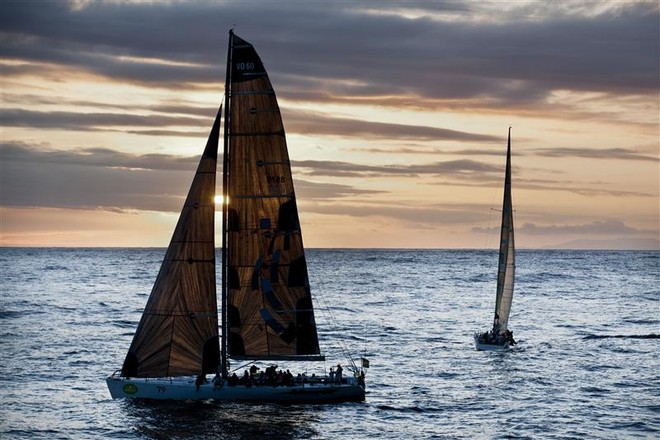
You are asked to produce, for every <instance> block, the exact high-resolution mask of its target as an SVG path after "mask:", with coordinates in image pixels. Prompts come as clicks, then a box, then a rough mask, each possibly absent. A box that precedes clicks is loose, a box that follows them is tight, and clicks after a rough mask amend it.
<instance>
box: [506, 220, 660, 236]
mask: <svg viewBox="0 0 660 440" xmlns="http://www.w3.org/2000/svg"><path fill="white" fill-rule="evenodd" d="M518 231H520V232H522V233H524V234H530V235H556V236H558V235H564V234H570V235H586V236H589V235H638V234H648V235H651V234H656V235H657V231H650V230H649V231H644V230H639V229H635V228H631V227H629V226H626V224H625V223H624V222H623V221H622V220H615V219H605V220H596V221H594V222H592V223H587V224H582V225H562V226H556V225H550V226H537V225H535V224H533V223H525V224H523V225H522V227H520V228H518Z"/></svg>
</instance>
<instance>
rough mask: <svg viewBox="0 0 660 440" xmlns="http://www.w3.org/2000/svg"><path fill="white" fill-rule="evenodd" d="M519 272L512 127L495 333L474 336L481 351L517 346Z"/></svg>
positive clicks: (506, 180)
mask: <svg viewBox="0 0 660 440" xmlns="http://www.w3.org/2000/svg"><path fill="white" fill-rule="evenodd" d="M515 270H516V250H515V243H514V239H513V202H512V201H511V127H509V138H508V142H507V148H506V171H505V177H504V202H503V204H502V230H501V234H500V256H499V265H498V269H497V295H496V296H495V317H494V319H493V328H492V330H490V331H488V332H484V333H475V334H474V345H475V347H476V349H477V350H501V349H504V348H508V347H509V346H511V345H515V343H516V342H515V340H514V339H513V332H511V331H509V328H508V326H509V314H510V312H511V302H512V300H513V284H514V277H515Z"/></svg>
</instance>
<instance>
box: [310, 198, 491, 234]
mask: <svg viewBox="0 0 660 440" xmlns="http://www.w3.org/2000/svg"><path fill="white" fill-rule="evenodd" d="M305 212H306V213H308V212H309V213H317V214H324V215H343V216H349V217H381V218H388V219H395V220H398V221H401V222H404V223H405V224H406V227H407V228H416V229H427V228H437V227H439V226H441V225H462V226H464V225H469V224H473V223H479V222H483V221H484V219H485V218H487V216H488V214H484V213H486V212H488V207H486V206H481V205H477V204H450V203H447V204H444V205H442V206H440V205H424V206H411V205H406V204H402V203H397V204H396V205H391V204H386V203H383V204H375V203H374V204H368V203H360V204H359V205H352V204H350V203H323V204H313V205H309V204H306V205H305Z"/></svg>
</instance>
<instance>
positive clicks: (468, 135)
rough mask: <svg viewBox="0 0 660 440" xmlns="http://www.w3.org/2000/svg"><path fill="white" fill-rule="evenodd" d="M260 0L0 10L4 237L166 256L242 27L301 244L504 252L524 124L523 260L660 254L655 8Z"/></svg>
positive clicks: (519, 221)
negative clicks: (577, 252)
mask: <svg viewBox="0 0 660 440" xmlns="http://www.w3.org/2000/svg"><path fill="white" fill-rule="evenodd" d="M250 3H251V2H220V3H216V2H191V3H185V2H181V3H178V2H175V3H166V2H146V3H145V2H132V1H127V2H121V3H114V2H113V3H105V2H70V3H67V2H21V1H11V0H10V1H5V2H3V3H2V6H0V8H1V10H0V12H1V14H0V23H2V26H1V27H0V29H2V30H1V33H2V48H3V51H2V58H1V59H0V66H1V68H2V87H1V93H2V94H1V98H2V138H1V148H2V150H1V159H2V170H1V171H2V173H1V179H2V200H1V202H2V209H1V211H0V212H1V215H2V218H1V220H2V229H1V230H0V245H2V246H166V245H167V243H168V241H169V239H170V236H171V233H172V230H173V228H174V225H175V224H176V221H177V217H178V212H179V211H180V209H181V206H182V204H183V200H184V197H185V195H186V192H187V190H188V187H189V184H190V182H191V179H192V178H193V175H194V170H195V167H196V164H197V161H198V159H199V155H200V154H201V152H202V150H203V148H204V145H205V142H206V138H207V136H208V133H209V130H210V129H211V124H212V122H213V118H214V116H215V113H216V112H217V110H218V107H219V105H220V103H221V101H222V99H223V93H224V75H225V62H226V60H225V57H226V53H225V50H226V43H227V31H228V30H229V28H230V27H231V26H232V25H233V24H235V23H236V24H237V28H236V32H237V33H238V34H240V35H241V36H242V37H244V38H245V39H247V40H249V41H250V42H251V43H252V44H254V45H255V47H256V49H257V51H258V52H259V53H260V55H261V57H262V60H263V62H264V64H265V66H266V68H267V69H268V72H269V75H270V77H271V80H272V82H273V85H274V88H275V91H276V93H277V96H278V99H279V103H280V106H281V112H282V117H283V120H284V125H285V127H286V131H287V143H288V147H289V154H290V159H291V164H292V169H293V174H294V180H295V185H296V193H297V199H298V206H299V209H300V220H301V223H302V229H303V234H304V236H305V243H306V245H307V246H308V247H367V248H369V247H401V248H484V247H488V248H491V247H494V245H495V242H496V240H497V238H496V237H497V234H498V233H497V232H496V231H495V230H496V229H497V224H498V219H497V214H496V213H494V211H493V210H494V209H498V207H499V205H500V204H501V197H502V181H503V178H504V174H503V172H504V160H505V157H504V155H505V147H506V145H505V144H506V134H507V130H508V127H509V126H512V127H513V128H512V146H513V150H512V151H513V159H512V163H513V203H514V207H515V216H514V217H515V223H516V226H517V243H518V245H519V247H521V248H538V247H577V248H585V247H586V248H647V249H658V247H659V244H658V243H659V241H658V240H659V238H660V237H659V233H660V232H659V231H660V225H659V222H660V219H659V217H660V202H659V182H660V169H659V167H660V144H659V140H658V133H660V121H659V114H660V108H659V104H658V102H659V100H658V97H659V90H658V77H659V74H660V72H659V71H658V69H659V67H658V66H659V65H660V62H659V58H658V57H659V55H658V54H659V53H660V47H659V44H660V43H659V39H658V34H659V24H658V23H659V20H658V18H659V6H658V4H657V2H649V1H627V2H618V1H607V0H603V1H596V2H589V3H588V7H587V6H584V5H582V6H580V5H575V4H574V3H569V2H544V1H529V2H514V3H507V4H506V5H507V6H506V8H500V7H499V6H498V3H497V2H470V1H465V2H451V3H446V2H422V3H416V4H415V8H410V7H408V3H407V2H402V3H396V2H395V3H387V4H382V5H380V4H379V5H378V8H374V5H375V4H374V3H373V2H360V1H357V2H351V3H344V2H341V3H339V4H336V5H330V4H329V3H325V2H278V1H273V2H264V3H260V5H261V8H262V10H263V14H255V13H254V8H253V6H254V5H251V4H250ZM183 17H187V19H186V20H184V19H183ZM139 23H149V25H148V26H143V25H139ZM46 43H47V44H46ZM220 150H222V146H221V148H220ZM218 165H219V166H218V171H219V172H221V166H222V160H221V158H219V160H218ZM217 181H218V188H217V193H218V194H222V188H221V184H222V178H221V175H220V174H218V179H217ZM215 203H216V205H217V208H218V209H221V204H222V196H221V195H218V196H216V197H215ZM217 217H218V220H220V215H219V214H218V216H217ZM216 230H217V231H218V239H217V245H218V246H219V245H220V237H219V236H220V233H219V231H220V227H219V226H218V227H217V228H216Z"/></svg>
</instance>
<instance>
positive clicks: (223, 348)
mask: <svg viewBox="0 0 660 440" xmlns="http://www.w3.org/2000/svg"><path fill="white" fill-rule="evenodd" d="M233 40H234V30H233V29H230V30H229V43H228V46H227V73H226V75H225V132H224V147H223V151H222V293H221V306H222V318H221V319H222V323H221V324H220V327H221V332H222V333H221V344H220V368H221V370H222V371H221V374H222V377H223V378H226V377H227V221H228V219H227V212H228V203H227V202H228V197H229V188H227V184H228V182H229V126H230V125H229V115H230V113H231V112H230V102H229V101H230V98H231V97H230V91H231V87H230V83H231V55H232V45H233Z"/></svg>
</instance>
